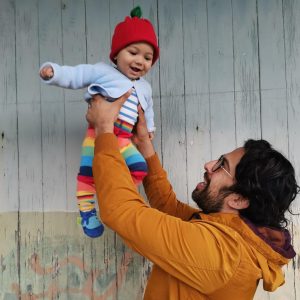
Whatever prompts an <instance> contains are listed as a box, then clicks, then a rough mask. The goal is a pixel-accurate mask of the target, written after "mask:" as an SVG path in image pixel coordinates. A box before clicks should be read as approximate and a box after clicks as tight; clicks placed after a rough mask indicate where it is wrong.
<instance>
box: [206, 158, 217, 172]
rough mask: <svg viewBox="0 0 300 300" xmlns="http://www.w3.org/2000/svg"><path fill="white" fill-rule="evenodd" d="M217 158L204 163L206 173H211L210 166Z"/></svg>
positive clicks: (211, 166)
mask: <svg viewBox="0 0 300 300" xmlns="http://www.w3.org/2000/svg"><path fill="white" fill-rule="evenodd" d="M216 162H217V160H211V161H209V162H207V163H205V165H204V169H205V171H206V172H207V173H208V174H211V173H213V171H212V168H213V166H214V165H215V164H216Z"/></svg>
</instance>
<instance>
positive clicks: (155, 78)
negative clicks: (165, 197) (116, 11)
mask: <svg viewBox="0 0 300 300" xmlns="http://www.w3.org/2000/svg"><path fill="white" fill-rule="evenodd" d="M157 2H158V0H151V1H150V0H142V1H134V6H136V5H140V7H141V9H142V12H143V17H144V18H146V19H148V20H150V21H151V23H152V25H153V27H154V30H155V33H156V35H157V39H158V43H159V32H158V19H157V18H158V11H157V5H158V3H157ZM159 47H160V44H159ZM160 51H162V49H160ZM159 71H160V58H159V59H158V60H157V61H156V62H155V64H154V66H152V68H151V69H150V71H149V72H148V74H147V75H146V76H145V79H146V80H147V81H148V82H149V83H150V85H151V87H152V98H153V110H154V122H155V127H156V131H155V135H154V136H155V137H154V140H153V143H154V147H155V150H156V152H157V153H158V155H159V157H160V158H161V157H162V152H161V151H162V150H161V143H162V132H161V99H160V84H159V80H160V72H159Z"/></svg>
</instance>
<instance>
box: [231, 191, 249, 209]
mask: <svg viewBox="0 0 300 300" xmlns="http://www.w3.org/2000/svg"><path fill="white" fill-rule="evenodd" d="M231 196H232V197H230V199H228V202H227V204H228V206H230V207H231V208H233V209H236V210H240V209H245V208H247V207H248V206H249V200H248V199H246V198H244V197H242V196H241V195H238V194H233V195H231Z"/></svg>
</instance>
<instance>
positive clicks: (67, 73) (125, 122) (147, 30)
mask: <svg viewBox="0 0 300 300" xmlns="http://www.w3.org/2000/svg"><path fill="white" fill-rule="evenodd" d="M141 16H142V12H141V9H140V7H136V8H134V9H133V10H132V11H131V17H126V18H125V20H124V21H123V22H120V23H119V24H118V25H117V26H116V28H115V31H114V34H113V37H112V43H111V52H110V56H109V57H110V59H111V61H112V62H113V63H114V64H115V65H116V68H115V67H112V66H110V65H107V64H105V63H103V62H99V63H97V64H95V65H88V64H81V65H77V66H74V67H72V66H59V65H58V64H55V63H51V62H46V63H44V64H43V65H42V66H41V68H40V77H41V78H42V80H43V82H45V83H47V84H49V85H56V86H60V87H64V88H70V89H80V88H83V87H87V92H86V93H85V100H86V101H89V100H90V99H91V96H92V95H95V94H101V95H102V96H104V97H105V98H106V99H107V101H114V100H115V99H116V98H119V97H120V96H122V95H124V94H125V93H126V92H127V91H129V90H131V91H132V92H131V95H130V97H129V98H128V99H127V100H126V102H125V103H124V105H123V106H122V108H121V110H120V113H119V116H118V119H117V121H116V122H115V124H114V125H115V126H114V133H115V135H116V136H117V137H118V143H119V147H120V152H121V154H122V156H123V157H124V160H125V162H126V164H127V166H128V168H129V171H130V173H131V176H132V179H133V182H134V183H135V184H136V185H138V184H140V183H141V182H142V180H143V178H144V177H145V176H146V175H147V164H146V161H145V159H144V158H143V156H142V155H141V154H140V153H139V151H138V150H137V149H136V147H135V146H134V145H133V144H132V142H131V137H132V130H133V127H134V125H135V124H136V122H137V118H138V105H141V107H142V109H143V110H144V112H145V117H146V122H147V128H148V132H149V135H150V138H153V136H154V131H155V127H154V112H153V100H152V89H151V86H150V84H149V83H148V82H147V81H146V80H145V79H143V78H142V77H143V76H144V75H146V74H147V73H148V71H149V70H150V69H151V67H152V66H153V64H154V63H155V62H156V60H157V59H158V57H159V48H158V44H157V37H156V34H155V31H154V29H153V26H152V24H151V22H150V21H149V20H147V19H144V18H141ZM94 143H95V131H94V129H93V128H92V127H88V129H87V132H86V136H85V138H84V141H83V144H82V152H81V162H80V169H79V174H78V176H77V193H76V196H77V203H78V207H79V212H80V216H81V220H80V223H81V225H82V227H83V231H84V233H85V234H86V235H88V236H89V237H92V238H95V237H98V236H100V235H102V233H103V230H104V227H103V224H102V223H101V222H100V220H99V218H98V217H97V213H96V209H95V186H94V180H93V174H92V162H93V157H94Z"/></svg>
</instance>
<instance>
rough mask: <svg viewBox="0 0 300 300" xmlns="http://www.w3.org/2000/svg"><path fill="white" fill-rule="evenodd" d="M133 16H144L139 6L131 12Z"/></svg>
mask: <svg viewBox="0 0 300 300" xmlns="http://www.w3.org/2000/svg"><path fill="white" fill-rule="evenodd" d="M130 16H131V18H133V17H138V18H141V16H142V10H141V8H140V7H139V6H136V7H135V8H134V9H133V10H132V11H131V12H130Z"/></svg>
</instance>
